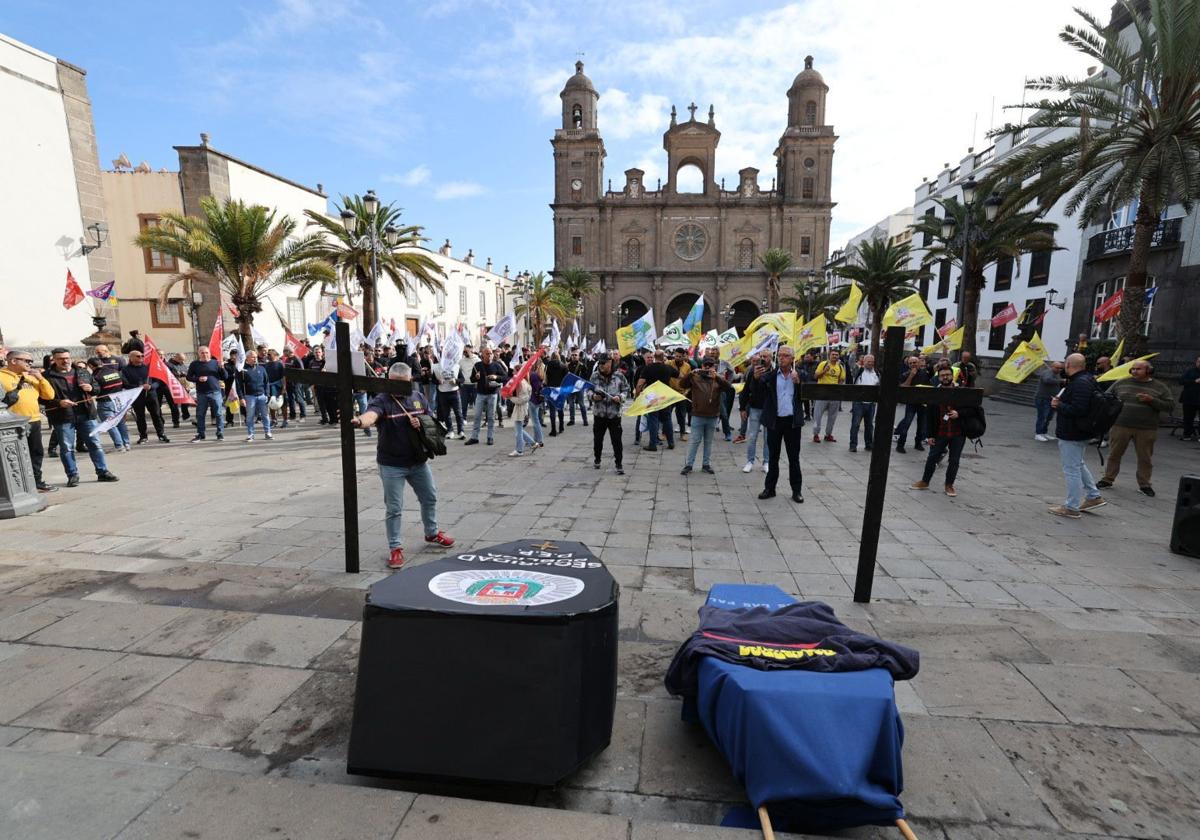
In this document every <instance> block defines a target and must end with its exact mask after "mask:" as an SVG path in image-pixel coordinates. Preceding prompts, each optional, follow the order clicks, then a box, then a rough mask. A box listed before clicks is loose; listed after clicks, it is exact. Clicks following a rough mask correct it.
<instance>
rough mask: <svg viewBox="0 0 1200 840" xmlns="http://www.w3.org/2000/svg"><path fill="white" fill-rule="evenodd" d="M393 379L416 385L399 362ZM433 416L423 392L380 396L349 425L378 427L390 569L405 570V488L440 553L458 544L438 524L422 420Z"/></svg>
mask: <svg viewBox="0 0 1200 840" xmlns="http://www.w3.org/2000/svg"><path fill="white" fill-rule="evenodd" d="M485 352H487V351H485ZM388 379H392V380H396V381H400V382H408V383H410V384H411V383H412V381H413V379H412V368H411V367H410V366H409V365H408V364H406V363H405V362H396V363H395V364H393V365H392V366H391V367H390V368H389V369H388ZM428 413H429V402H428V400H426V399H425V398H424V395H423V394H421V393H420V391H419V390H418V391H417V395H416V398H414V396H413V394H412V393H411V392H410V393H409V394H408V395H407V396H401V395H399V394H376V395H375V396H374V397H372V398H371V401H370V402H369V403H368V404H367V410H366V411H364V412H363V413H362V414H360V415H359V416H357V417H355V418H354V419H353V420H351V421H350V424H351V425H352V426H356V427H358V428H361V429H370V428H371V427H373V426H377V427H378V429H379V443H378V445H377V446H376V449H375V461H376V463H378V464H379V479H380V481H381V482H382V483H383V503H384V507H385V509H386V515H385V517H384V520H383V527H384V530H385V531H386V532H387V541H388V549H389V553H388V560H387V567H388V568H389V569H399V568H402V567H403V566H404V540H403V537H402V536H401V532H400V520H401V517H402V516H403V514H404V485H405V484H408V485H409V486H411V487H412V489H413V492H414V493H416V495H417V500H418V501H419V502H420V503H421V523H422V524H423V525H424V528H425V542H427V543H429V544H430V545H434V546H438V547H441V548H449V547H450V546H452V545H454V539H453V538H452V537H450V536H448V535H447V534H446V533H445V532H444V531H442V530H440V529H439V528H438V525H437V486H436V485H435V484H434V482H433V470H431V469H430V468H429V456H428V455H427V454H426V451H425V449H424V447H423V446H422V444H421V440H420V430H421V420H420V415H422V414H428Z"/></svg>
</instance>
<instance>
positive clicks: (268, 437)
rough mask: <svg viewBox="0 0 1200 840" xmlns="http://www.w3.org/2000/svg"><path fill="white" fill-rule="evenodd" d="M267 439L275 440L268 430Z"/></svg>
mask: <svg viewBox="0 0 1200 840" xmlns="http://www.w3.org/2000/svg"><path fill="white" fill-rule="evenodd" d="M267 440H275V437H274V436H273V435H272V434H271V433H270V432H267Z"/></svg>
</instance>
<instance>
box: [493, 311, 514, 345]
mask: <svg viewBox="0 0 1200 840" xmlns="http://www.w3.org/2000/svg"><path fill="white" fill-rule="evenodd" d="M516 331H517V316H516V315H514V314H513V313H511V312H510V313H508V314H507V315H505V316H504V317H503V318H501V319H500V320H499V321H497V322H496V326H494V327H492V328H491V329H490V330H489V331H488V334H487V337H488V341H490V342H492V343H493V344H495V345H496V346H497V347H499V346H500V345H501V344H503V343H504V342H505V341H506V340H507V339H508V337H509V336H510V335H512V334H513V333H515V332H516Z"/></svg>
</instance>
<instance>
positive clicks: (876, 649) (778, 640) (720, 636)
mask: <svg viewBox="0 0 1200 840" xmlns="http://www.w3.org/2000/svg"><path fill="white" fill-rule="evenodd" d="M705 656H715V657H716V658H717V659H721V660H724V661H725V662H733V663H735V664H738V665H746V666H749V667H751V668H757V669H758V670H760V671H774V670H779V669H802V670H805V671H823V672H832V671H864V670H866V669H868V668H886V669H887V670H888V671H890V672H891V674H892V677H893V678H895V679H897V680H909V679H912V678H913V677H915V676H916V675H917V671H918V670H919V668H920V654H919V653H917V652H916V651H915V650H913V649H912V648H907V647H904V646H903V645H898V644H895V643H893V642H886V641H883V640H882V639H876V638H874V637H873V636H867V635H864V634H862V633H858V632H856V631H855V630H853V629H851V628H849V627H847V626H846V625H845V624H842V623H841V622H840V621H838V618H837V615H835V614H834V612H833V609H832V608H831V607H830V606H829V605H828V604H824V603H821V602H820V601H802V602H800V603H798V604H789V605H787V606H786V607H780V608H779V609H777V610H770V609H767V608H766V607H755V608H754V609H750V610H723V609H720V608H718V607H709V606H704V607H701V608H700V626H699V627H697V628H696V632H695V633H693V634H692V635H691V638H689V639H688V640H687V641H685V642H684V643H683V644H682V645H681V646H680V648H679V650H678V651H676V652H675V658H674V659H672V660H671V664H670V666H669V667H668V668H667V677H666V685H667V691H669V692H671V693H672V694H676V695H684V696H695V694H696V690H697V674H698V673H699V670H700V662H701V660H702V659H703V658H704V657H705Z"/></svg>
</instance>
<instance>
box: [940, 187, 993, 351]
mask: <svg viewBox="0 0 1200 840" xmlns="http://www.w3.org/2000/svg"><path fill="white" fill-rule="evenodd" d="M978 188H979V185H978V184H976V183H975V176H974V175H969V176H967V180H966V181H964V182H963V185H962V199H963V209H964V212H963V229H962V250H961V251H960V254H959V259H960V271H959V276H958V286H959V292H958V324H959V326H962V325H963V310H964V308H965V307H966V302H967V295H966V293H965V292H964V291H963V288H962V287H963V284H964V282H965V281H966V279H967V254H968V252H969V251H970V249H971V237H972V236H975V238H976V239H978V238H979V233H980V231H978V230H972V228H971V213H972V211H973V210H974V208H975V198H976V195H977V191H978ZM1003 203H1004V200H1003V199H1002V198H1001V197H1000V194H999V193H992V194H991V196H989V197H988V199H987V200H986V201H984V202H983V212H984V217H985V218H986V219H987V220H988V221H989V222H994V221H996V215H997V214H998V213H999V212H1000V205H1001V204H1003ZM956 227H957V224H956V223H955V221H954V218H953V217H951V216H947V217H946V218H945V219H943V220H942V240H943V241H945V242H950V241H951V240H952V239H954V231H955V228H956ZM971 329H974V326H972V327H971Z"/></svg>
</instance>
